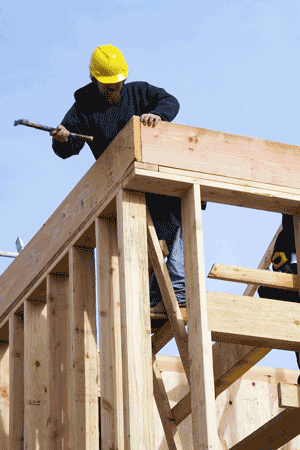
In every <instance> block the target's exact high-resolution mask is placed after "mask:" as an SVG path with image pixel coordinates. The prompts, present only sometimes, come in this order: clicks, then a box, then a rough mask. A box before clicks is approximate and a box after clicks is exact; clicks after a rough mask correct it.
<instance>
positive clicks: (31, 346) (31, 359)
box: [24, 300, 56, 449]
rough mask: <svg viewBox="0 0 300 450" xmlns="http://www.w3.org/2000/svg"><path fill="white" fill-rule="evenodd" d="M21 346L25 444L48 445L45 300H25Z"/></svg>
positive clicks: (47, 352)
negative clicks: (22, 347) (22, 356)
mask: <svg viewBox="0 0 300 450" xmlns="http://www.w3.org/2000/svg"><path fill="white" fill-rule="evenodd" d="M24 349H25V351H24V403H25V410H24V416H25V417H24V419H25V420H24V448H26V447H27V448H45V449H47V448H49V431H48V427H49V426H50V423H49V421H48V418H49V416H50V414H49V410H48V401H47V398H48V396H49V392H53V391H52V390H51V387H50V385H49V380H48V379H47V377H48V369H49V368H48V355H49V347H48V329H47V305H45V303H41V302H36V303H34V302H31V301H30V300H26V301H25V303H24ZM54 395H55V394H54ZM54 398H56V395H55V397H54ZM51 426H53V425H51Z"/></svg>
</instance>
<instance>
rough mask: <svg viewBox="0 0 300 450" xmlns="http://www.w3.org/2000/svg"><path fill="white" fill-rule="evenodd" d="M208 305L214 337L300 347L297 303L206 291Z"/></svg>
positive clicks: (289, 347)
mask: <svg viewBox="0 0 300 450" xmlns="http://www.w3.org/2000/svg"><path fill="white" fill-rule="evenodd" d="M207 308H208V324H209V328H210V330H211V332H212V339H213V340H214V341H217V342H226V343H236V344H245V345H255V346H258V347H269V348H276V349H282V350H294V351H297V350H299V341H300V304H298V303H291V302H283V301H279V300H270V299H265V298H254V297H247V296H244V295H243V296H242V295H234V294H223V293H221V292H207Z"/></svg>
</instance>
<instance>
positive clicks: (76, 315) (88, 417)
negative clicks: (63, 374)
mask: <svg viewBox="0 0 300 450" xmlns="http://www.w3.org/2000/svg"><path fill="white" fill-rule="evenodd" d="M94 231H95V230H94ZM69 280H70V281H69V301H68V310H69V314H68V317H69V322H70V325H69V339H70V371H71V373H70V383H68V389H67V395H68V398H69V403H70V404H71V407H70V410H69V414H70V417H71V430H72V439H73V442H74V441H75V443H74V444H73V445H74V446H75V447H76V449H78V450H85V449H87V448H89V449H91V450H96V449H98V448H99V434H98V429H99V417H98V370H97V336H96V334H97V333H96V304H95V301H96V296H95V260H94V249H93V248H91V247H82V248H81V247H72V248H71V250H70V253H69Z"/></svg>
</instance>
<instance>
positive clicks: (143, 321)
mask: <svg viewBox="0 0 300 450" xmlns="http://www.w3.org/2000/svg"><path fill="white" fill-rule="evenodd" d="M117 229H118V249H119V254H120V260H119V261H120V300H121V330H122V331H121V333H122V358H123V386H124V390H123V392H124V425H125V431H124V435H125V436H124V437H125V450H130V449H133V448H134V449H135V448H143V449H144V450H153V448H154V424H153V420H154V419H153V378H152V351H151V323H150V307H149V301H150V294H149V274H148V258H147V234H146V233H147V230H146V202H145V196H144V194H141V193H138V192H128V191H123V190H122V191H120V192H119V193H118V195H117Z"/></svg>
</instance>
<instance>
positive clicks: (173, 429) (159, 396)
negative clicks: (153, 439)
mask: <svg viewBox="0 0 300 450" xmlns="http://www.w3.org/2000/svg"><path fill="white" fill-rule="evenodd" d="M153 389H154V398H155V401H156V405H157V409H158V412H159V415H160V419H161V422H162V425H163V428H164V432H165V436H166V441H167V443H168V448H169V450H183V446H182V444H181V440H180V437H179V433H178V430H177V426H176V424H175V422H174V416H173V414H172V411H171V407H170V403H169V399H168V394H167V392H166V389H165V385H164V382H163V379H162V375H161V371H160V369H159V367H158V364H157V361H156V356H155V355H154V354H153Z"/></svg>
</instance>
